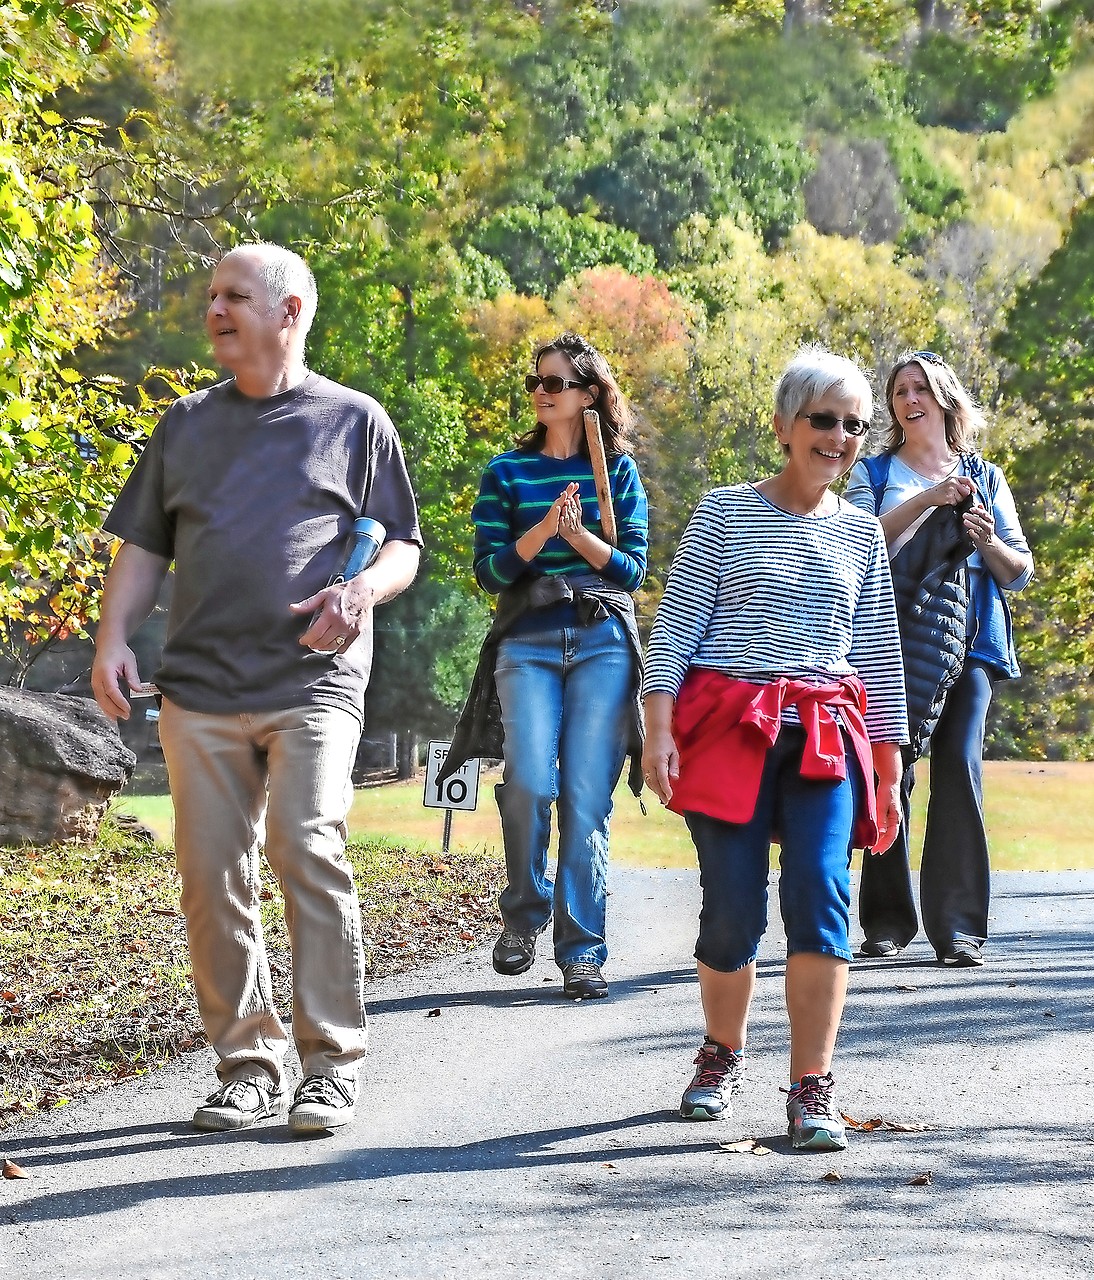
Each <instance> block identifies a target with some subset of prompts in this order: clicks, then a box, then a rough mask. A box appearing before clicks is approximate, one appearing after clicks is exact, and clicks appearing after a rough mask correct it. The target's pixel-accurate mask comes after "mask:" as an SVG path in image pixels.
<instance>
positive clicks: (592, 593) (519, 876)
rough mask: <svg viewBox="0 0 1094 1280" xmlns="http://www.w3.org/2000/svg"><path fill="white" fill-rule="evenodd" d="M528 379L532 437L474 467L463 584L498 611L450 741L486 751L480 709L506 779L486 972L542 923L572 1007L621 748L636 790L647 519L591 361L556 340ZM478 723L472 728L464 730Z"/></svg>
mask: <svg viewBox="0 0 1094 1280" xmlns="http://www.w3.org/2000/svg"><path fill="white" fill-rule="evenodd" d="M535 370H536V371H535V373H534V374H529V375H528V376H527V378H526V379H525V387H526V389H527V391H528V393H529V394H530V395H531V397H532V405H533V408H534V409H535V414H536V425H535V427H534V428H533V429H532V430H530V431H529V432H527V433H526V434H525V435H524V436H522V437H521V438H520V439H519V440H518V442H517V447H516V448H515V449H512V450H510V451H509V452H507V453H503V454H499V455H498V456H497V457H496V458H493V459H492V460H491V461H490V462H489V463H488V464H487V466H486V469H485V471H484V472H483V476H482V482H481V485H480V488H479V496H478V500H477V501H476V503H475V506H474V509H473V512H472V518H473V520H474V523H475V577H476V579H477V580H478V583H479V585H480V586H481V587H482V588H483V589H484V590H485V591H489V592H491V593H494V594H497V595H498V597H499V600H498V609H497V614H496V617H495V621H494V625H493V627H492V628H491V632H490V635H489V636H488V637H487V640H486V644H485V645H484V646H483V653H482V656H481V657H480V661H479V671H478V673H477V676H476V682H475V686H473V688H472V693H471V696H470V698H469V699H468V705H467V707H465V709H464V713H463V716H462V717H461V726H460V728H458V729H457V735H456V737H457V738H458V739H462V740H463V741H464V742H465V743H469V744H473V753H474V754H481V755H490V754H494V755H496V754H499V752H498V750H497V749H496V748H495V750H493V751H491V750H490V749H489V739H490V732H489V721H490V716H489V708H490V705H491V704H492V703H493V704H494V706H495V708H496V709H498V710H500V724H501V728H502V730H503V735H504V737H503V742H502V744H501V751H500V754H501V755H502V756H503V759H504V765H505V769H504V775H503V780H502V782H501V784H500V785H499V786H498V787H497V789H496V795H497V801H498V808H499V810H500V812H501V823H502V836H503V840H504V844H505V864H506V871H507V873H508V884H507V885H506V887H505V889H504V891H503V892H502V894H501V896H500V898H499V906H500V908H501V915H502V920H503V922H504V931H503V932H502V934H501V937H500V938H499V939H498V941H497V945H496V946H495V947H494V953H493V964H494V968H495V970H496V971H497V972H498V973H502V974H520V973H524V972H525V970H527V969H529V968H530V967H531V965H532V963H533V961H534V958H535V947H536V939H537V937H538V936H539V934H540V933H542V932H543V930H544V929H545V928H546V927H547V924H548V921H549V920H550V919H551V916H552V913H553V915H554V958H555V962H556V964H557V965H558V966H559V968H560V969H561V970H562V976H563V992H564V994H565V995H567V996H569V997H571V998H574V999H582V998H590V997H598V996H604V995H606V994H607V990H608V987H607V983H606V982H605V980H604V977H603V974H602V973H601V968H602V966H603V964H604V962H605V959H606V958H607V946H606V943H605V936H604V935H605V906H606V897H607V888H606V884H607V859H608V821H609V817H610V815H611V811H612V792H613V790H614V789H615V785H616V783H617V782H618V781H619V776H620V773H621V772H622V769H623V762H624V759H625V757H626V755H627V754H628V751H629V752H630V754H631V756H632V765H633V767H632V786H634V787H635V788H636V789H640V788H641V774H640V757H641V713H640V708H639V704H638V696H639V685H640V680H641V668H640V662H641V659H640V650H639V642H638V631H637V626H636V623H635V614H634V602H633V600H632V593H633V592H634V591H636V590H637V589H638V588H639V587H640V586H641V585H642V581H643V579H644V578H645V575H646V545H647V507H646V495H645V492H644V490H643V488H642V482H641V480H640V479H639V477H638V470H637V468H636V467H635V464H634V459H633V458H632V457H631V455H630V432H631V427H632V421H633V420H632V416H631V413H630V411H629V409H628V407H627V404H626V401H625V400H624V398H623V396H622V394H621V392H620V390H619V387H618V385H617V384H616V381H615V378H614V376H613V375H612V372H611V369H610V368H609V367H608V364H607V361H606V360H605V359H604V357H603V356H602V355H601V354H600V353H599V352H598V351H597V350H595V348H593V347H591V346H590V345H589V344H588V343H587V342H586V341H585V340H584V339H582V338H580V337H578V336H577V335H576V334H572V333H565V334H562V335H561V336H560V337H558V338H556V339H555V340H554V341H553V342H549V343H547V344H546V345H545V346H543V347H542V348H540V350H539V351H538V353H537V355H536V361H535ZM591 408H595V409H596V411H597V413H598V414H599V416H600V422H601V427H602V431H603V438H604V445H605V452H606V454H607V460H608V475H609V482H610V487H611V494H612V503H613V507H614V511H615V521H616V526H617V530H618V537H617V545H614V546H613V545H612V544H610V543H609V542H607V541H606V540H605V537H604V531H603V529H602V528H601V523H600V517H599V508H598V506H597V497H596V486H595V482H594V480H593V471H592V464H591V462H590V459H589V450H588V444H587V443H586V437H585V430H584V424H583V416H582V415H583V413H584V411H585V410H586V409H591ZM491 686H493V687H491ZM495 694H496V702H495ZM476 717H478V718H479V719H480V731H475V729H474V728H473V727H469V726H471V725H472V722H474V721H475V719H476ZM484 725H485V729H483V726H484ZM461 729H462V730H463V732H462V734H461ZM459 745H460V744H459V743H458V742H457V741H456V740H454V742H453V754H450V765H449V767H453V764H452V762H453V761H454V760H455V759H456V758H457V757H458V755H459V754H462V751H460V752H457V747H458V746H459ZM465 749H466V750H468V752H469V753H470V752H471V750H472V747H471V746H470V745H469V746H467V747H465ZM552 804H555V806H556V808H557V813H558V863H557V868H556V870H555V876H554V881H553V883H552V880H551V878H550V876H549V875H548V870H547V851H548V846H549V844H550V839H551V806H552Z"/></svg>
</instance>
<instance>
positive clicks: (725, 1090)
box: [680, 1040, 744, 1120]
mask: <svg viewBox="0 0 1094 1280" xmlns="http://www.w3.org/2000/svg"><path fill="white" fill-rule="evenodd" d="M695 1065H696V1067H697V1068H698V1070H697V1071H696V1072H695V1075H694V1076H693V1077H692V1080H691V1084H689V1085H688V1087H687V1088H686V1089H685V1090H684V1096H683V1097H682V1098H681V1099H680V1114H681V1115H682V1116H683V1117H684V1119H685V1120H725V1119H726V1118H727V1117H728V1116H731V1115H732V1114H733V1095H734V1094H735V1093H736V1092H737V1090H738V1089H739V1088H740V1087H741V1074H742V1072H743V1071H744V1052H743V1050H737V1051H736V1052H734V1050H732V1049H727V1048H726V1047H725V1045H721V1044H715V1042H714V1041H713V1040H708V1041H707V1042H706V1043H705V1044H704V1045H703V1047H702V1048H701V1049H700V1050H699V1056H698V1057H697V1058H696V1059H695Z"/></svg>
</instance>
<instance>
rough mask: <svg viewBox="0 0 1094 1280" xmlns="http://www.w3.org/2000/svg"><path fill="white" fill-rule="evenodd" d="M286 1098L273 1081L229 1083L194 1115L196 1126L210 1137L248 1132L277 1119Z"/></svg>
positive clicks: (233, 1081)
mask: <svg viewBox="0 0 1094 1280" xmlns="http://www.w3.org/2000/svg"><path fill="white" fill-rule="evenodd" d="M284 1100H285V1095H284V1094H283V1093H281V1092H280V1091H279V1090H278V1089H277V1087H276V1086H275V1085H274V1083H273V1081H272V1080H271V1081H270V1082H269V1083H268V1084H267V1083H266V1082H265V1081H258V1080H229V1081H228V1083H227V1084H222V1085H221V1086H220V1088H219V1089H217V1091H216V1092H215V1093H211V1094H210V1095H209V1096H208V1098H206V1100H205V1105H204V1106H201V1107H198V1109H197V1110H196V1111H195V1112H194V1119H193V1122H192V1123H193V1126H194V1128H195V1129H204V1130H205V1131H206V1132H209V1133H224V1132H226V1131H227V1130H229V1129H247V1128H249V1127H250V1126H251V1125H252V1124H256V1123H257V1122H258V1121H259V1120H266V1119H267V1118H268V1117H270V1116H275V1115H277V1113H278V1112H279V1111H280V1110H281V1105H282V1103H283V1102H284Z"/></svg>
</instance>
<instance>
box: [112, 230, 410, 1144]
mask: <svg viewBox="0 0 1094 1280" xmlns="http://www.w3.org/2000/svg"><path fill="white" fill-rule="evenodd" d="M316 301H317V300H316V289H315V281H314V278H313V277H312V274H311V272H310V271H309V270H308V268H307V265H306V264H305V263H304V261H303V259H301V258H299V257H298V256H297V255H296V254H294V253H291V252H289V251H288V250H286V249H282V248H280V247H278V246H276V245H248V246H244V247H241V248H239V249H235V250H232V251H231V252H230V253H228V254H226V255H225V257H224V258H222V259H221V261H220V263H219V265H218V266H217V268H216V271H215V272H214V274H213V278H212V281H211V284H210V288H209V306H208V311H207V313H206V327H207V330H208V333H209V337H210V339H211V341H212V344H213V349H214V352H215V355H216V357H217V359H218V361H219V362H220V364H221V365H223V366H224V367H225V368H226V369H228V370H229V371H230V372H231V373H232V374H233V375H234V376H233V378H232V379H230V380H229V381H228V382H223V383H220V384H218V385H217V386H214V387H211V388H209V389H208V390H206V391H200V392H197V393H195V394H194V395H189V396H184V397H183V398H182V399H181V400H179V401H177V402H176V403H175V404H174V405H172V406H171V408H170V409H169V410H168V411H167V413H165V414H164V416H163V418H162V420H161V421H160V423H159V425H158V426H157V427H156V430H155V431H154V432H153V434H152V436H151V438H150V440H149V442H148V445H147V446H146V448H145V450H144V453H143V454H142V456H141V458H140V461H139V462H138V463H137V465H136V467H135V468H134V469H133V472H132V474H131V475H130V477H129V479H128V480H127V481H126V484H125V486H124V487H123V489H122V491H121V493H120V494H119V496H118V499H117V502H116V503H115V505H114V507H113V509H112V510H111V512H110V514H109V516H108V517H107V519H106V521H105V527H106V529H108V530H109V531H110V532H111V533H113V534H115V535H116V536H118V537H119V538H121V539H123V543H122V546H121V548H120V549H119V551H118V554H117V556H116V557H115V560H114V563H113V565H112V567H111V570H110V573H109V575H108V578H107V582H106V588H105V591H104V595H103V605H102V617H101V621H100V625H99V631H98V636H97V638H96V656H95V664H94V668H93V671H92V685H93V688H94V691H95V697H96V699H97V701H98V703H99V705H100V707H101V708H102V709H103V711H104V712H105V713H106V714H107V715H108V716H110V717H111V718H113V719H117V718H122V719H125V718H127V717H128V715H129V698H128V696H127V694H128V693H129V692H130V691H139V690H140V689H141V677H140V674H139V672H138V670H137V663H136V658H135V656H134V654H133V652H132V650H131V649H130V647H129V637H130V635H131V634H132V633H133V631H134V630H135V629H136V627H137V626H138V625H139V624H140V622H141V621H142V620H143V619H144V618H145V617H146V616H147V615H148V613H149V612H150V611H151V609H152V607H153V606H154V603H155V600H156V596H157V594H158V591H159V587H160V585H161V583H162V581H163V577H164V575H165V573H166V572H167V570H168V568H169V567H170V565H171V564H172V562H173V563H174V566H175V589H174V593H173V598H172V602H171V609H170V614H169V621H168V629H167V639H166V643H165V645H164V650H163V660H162V663H161V665H160V667H159V669H158V670H157V671H156V672H155V684H156V687H157V688H158V690H159V692H160V694H161V695H162V698H163V705H162V708H161V714H160V740H161V742H162V744H163V750H164V757H165V759H166V761H167V768H168V774H169V777H170V783H171V793H172V799H173V801H174V807H175V852H176V858H177V861H178V867H179V873H180V875H181V877H182V886H183V888H182V906H183V911H184V913H185V915H186V922H187V933H188V937H189V942H190V955H191V962H192V967H193V973H194V986H195V990H196V992H197V997H198V1005H199V1008H200V1010H201V1015H202V1019H203V1021H204V1023H205V1029H206V1033H207V1035H208V1037H209V1041H210V1043H211V1044H212V1045H213V1048H214V1050H215V1051H216V1053H217V1056H218V1066H217V1074H218V1076H219V1078H220V1086H219V1088H218V1089H217V1090H216V1091H215V1092H214V1093H213V1094H211V1095H210V1097H209V1099H208V1100H207V1102H206V1103H205V1104H204V1105H203V1106H201V1107H199V1108H198V1109H197V1111H196V1112H195V1113H194V1125H195V1126H196V1127H197V1128H199V1129H206V1130H225V1129H241V1128H245V1127H247V1126H248V1125H250V1124H253V1123H254V1122H255V1121H257V1120H261V1119H264V1118H265V1117H267V1116H270V1115H274V1114H276V1113H277V1112H278V1111H279V1110H280V1109H281V1106H282V1102H283V1099H284V1094H285V1082H284V1069H283V1061H284V1057H285V1053H286V1050H287V1047H288V1036H287V1034H286V1031H285V1028H284V1026H283V1025H282V1023H281V1020H280V1018H279V1017H278V1014H277V1011H276V1010H275V1008H274V1006H273V1002H272V997H271V983H270V973H269V965H268V961H267V958H266V953H265V947H264V945H263V940H262V928H261V921H260V916H259V909H258V908H259V882H258V851H259V848H260V846H262V847H264V849H265V854H266V858H267V860H268V861H269V863H270V865H271V866H272V867H273V869H274V871H275V873H276V875H277V877H278V879H279V881H280V883H281V886H282V889H283V891H284V894H285V915H286V921H287V923H288V927H289V936H290V943H291V947H292V955H293V1019H292V1030H293V1039H294V1041H295V1044H296V1048H297V1050H298V1052H299V1055H300V1060H301V1065H302V1069H303V1080H302V1082H301V1083H300V1085H299V1087H298V1088H297V1090H296V1093H295V1096H294V1099H293V1102H292V1105H291V1107H290V1110H289V1127H290V1129H291V1130H292V1131H294V1132H297V1133H308V1132H316V1131H321V1130H324V1129H329V1128H332V1127H335V1126H337V1125H341V1124H345V1123H347V1122H348V1121H349V1120H351V1119H352V1117H353V1113H354V1107H355V1103H356V1096H357V1064H358V1061H359V1059H360V1058H361V1057H362V1056H363V1055H364V1053H365V1049H366V1042H367V1032H366V1022H365V1009H364V996H363V955H362V947H361V917H360V909H359V906H358V901H357V893H356V889H355V887H354V882H353V874H352V870H351V868H350V865H349V863H348V861H347V859H346V857H345V835H346V827H345V820H346V814H347V811H348V806H349V801H350V799H351V797H352V791H351V788H350V781H349V777H350V770H351V768H352V765H353V760H354V756H355V754H356V750H357V743H358V739H359V737H360V732H361V722H362V715H363V704H364V693H365V686H366V685H367V683H368V676H369V669H370V667H371V660H372V613H373V608H374V607H375V606H376V605H378V604H382V603H384V602H385V601H387V600H390V599H392V598H393V597H394V596H396V595H398V594H399V592H400V591H402V590H404V588H406V587H407V586H409V584H410V583H411V582H412V581H413V578H414V574H415V572H416V571H417V566H418V558H419V552H420V547H421V534H420V531H419V528H418V515H417V508H416V504H415V501H414V494H413V491H412V489H411V485H410V480H409V478H408V476H407V471H406V466H405V463H404V461H403V454H402V448H401V445H400V443H399V438H398V435H397V434H396V431H395V428H394V427H393V426H392V423H391V421H390V419H389V418H388V416H387V414H386V413H385V412H384V410H383V409H382V408H381V406H380V405H379V404H378V403H377V402H376V401H375V400H373V399H371V398H370V397H369V396H366V395H362V394H361V393H359V392H356V391H352V390H350V389H349V388H347V387H342V386H339V385H338V384H337V383H334V382H331V381H329V380H328V379H326V378H323V377H320V376H319V375H317V374H315V373H312V372H311V371H309V370H308V368H307V367H306V365H305V363H304V343H305V338H306V335H307V331H308V327H309V325H310V323H311V321H312V319H313V317H314V315H315V309H316ZM360 515H368V516H370V517H372V518H374V519H376V520H377V521H379V522H380V523H381V524H382V525H383V526H384V528H385V530H386V540H385V542H384V545H383V547H382V549H381V550H380V553H379V555H378V556H377V557H376V559H375V560H374V561H373V563H372V565H371V566H370V567H369V568H367V569H366V570H365V571H364V572H363V573H361V574H359V575H357V576H356V577H354V578H353V579H352V580H351V581H350V582H348V583H341V584H338V585H335V586H330V587H328V586H327V585H326V584H327V583H328V582H329V581H330V579H331V578H332V576H333V575H335V574H336V572H337V570H338V568H339V566H340V564H341V562H342V559H343V556H344V554H345V551H346V547H347V544H348V542H349V539H350V535H351V532H352V528H353V522H354V520H355V518H356V517H358V516H360Z"/></svg>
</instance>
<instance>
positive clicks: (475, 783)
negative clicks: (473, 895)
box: [422, 742, 479, 853]
mask: <svg viewBox="0 0 1094 1280" xmlns="http://www.w3.org/2000/svg"><path fill="white" fill-rule="evenodd" d="M448 747H449V744H448V743H447V742H431V743H430V744H429V755H428V757H427V758H426V762H425V795H424V796H423V797H422V804H423V805H424V806H425V807H426V808H427V809H443V810H444V811H445V813H444V837H443V839H442V843H441V848H442V851H443V852H444V853H447V852H448V842H449V840H450V839H451V837H452V810H453V809H474V808H475V806H476V805H477V804H478V802H479V762H478V761H477V760H468V761H466V763H464V764H463V765H461V766H460V768H459V769H457V770H456V772H455V773H454V774H452V776H451V777H448V778H445V780H444V781H443V782H439V781H438V774H439V773H440V772H441V769H442V768H444V762H445V760H447V759H448Z"/></svg>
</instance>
